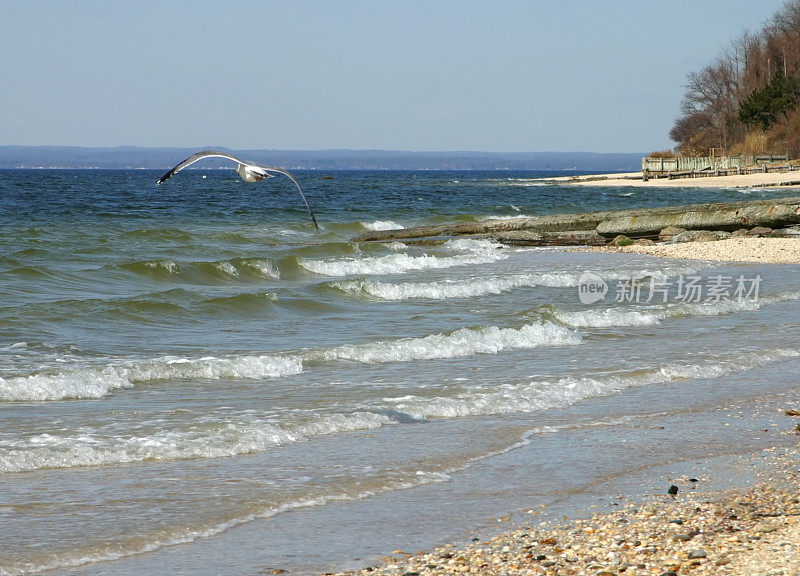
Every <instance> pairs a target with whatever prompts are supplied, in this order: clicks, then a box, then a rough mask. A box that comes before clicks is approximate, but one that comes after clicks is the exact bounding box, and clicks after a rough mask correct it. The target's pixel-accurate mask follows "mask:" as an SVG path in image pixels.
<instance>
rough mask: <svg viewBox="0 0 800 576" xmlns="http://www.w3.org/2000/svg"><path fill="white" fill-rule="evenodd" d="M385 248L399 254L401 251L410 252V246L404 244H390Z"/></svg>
mask: <svg viewBox="0 0 800 576" xmlns="http://www.w3.org/2000/svg"><path fill="white" fill-rule="evenodd" d="M385 246H386V247H387V248H388V249H389V250H394V251H395V252H399V251H401V250H408V245H407V244H403V243H402V242H388V243H387V244H385Z"/></svg>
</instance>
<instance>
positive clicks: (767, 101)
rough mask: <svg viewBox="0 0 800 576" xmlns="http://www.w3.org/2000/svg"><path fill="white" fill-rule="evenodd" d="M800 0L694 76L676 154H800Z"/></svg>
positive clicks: (676, 130) (678, 126)
mask: <svg viewBox="0 0 800 576" xmlns="http://www.w3.org/2000/svg"><path fill="white" fill-rule="evenodd" d="M798 78H800V0H789V1H787V2H786V4H784V6H783V7H782V8H781V9H780V10H779V11H778V12H777V13H776V14H775V15H774V16H773V17H772V18H771V19H770V20H769V21H768V22H767V23H766V24H765V25H764V27H763V28H762V29H761V31H760V32H758V33H751V32H745V33H744V34H743V35H742V36H740V37H739V38H737V39H736V40H734V41H733V42H731V44H730V46H729V47H728V48H727V49H725V50H723V51H722V53H721V54H720V55H719V56H718V57H717V59H716V60H715V61H714V62H713V63H712V64H710V65H708V66H706V67H705V68H704V69H703V70H701V71H699V72H693V73H691V74H689V76H688V82H687V86H686V92H685V93H684V97H683V101H682V102H681V115H680V116H679V117H678V119H677V120H676V121H675V125H674V126H673V128H672V130H671V131H670V133H669V135H670V138H672V140H674V141H675V142H677V146H676V152H678V153H679V154H682V155H688V156H706V155H708V154H709V150H710V149H711V148H724V149H725V152H726V153H727V154H742V153H743V154H756V155H757V154H788V155H789V156H790V157H792V158H796V157H798V156H800V106H799V104H800V82H799V81H798Z"/></svg>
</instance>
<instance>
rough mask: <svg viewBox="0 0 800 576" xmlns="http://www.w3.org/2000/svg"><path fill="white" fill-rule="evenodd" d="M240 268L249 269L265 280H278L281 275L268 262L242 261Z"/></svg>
mask: <svg viewBox="0 0 800 576" xmlns="http://www.w3.org/2000/svg"><path fill="white" fill-rule="evenodd" d="M242 266H244V267H246V268H251V269H253V270H255V271H256V272H258V273H259V274H260V275H261V276H265V277H267V278H276V279H277V278H280V277H281V273H280V271H279V270H278V269H277V268H276V267H275V264H273V263H272V262H271V261H270V260H260V259H259V260H244V261H243V262H242Z"/></svg>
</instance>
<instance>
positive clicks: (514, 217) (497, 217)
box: [475, 214, 530, 222]
mask: <svg viewBox="0 0 800 576" xmlns="http://www.w3.org/2000/svg"><path fill="white" fill-rule="evenodd" d="M520 218H530V216H528V215H527V214H511V215H502V216H501V215H495V214H485V215H483V216H476V217H475V220H477V221H479V222H483V221H485V220H517V219H520Z"/></svg>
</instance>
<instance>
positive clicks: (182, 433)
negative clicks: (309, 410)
mask: <svg viewBox="0 0 800 576" xmlns="http://www.w3.org/2000/svg"><path fill="white" fill-rule="evenodd" d="M390 422H393V420H392V419H390V418H389V417H388V416H386V415H383V414H380V413H374V412H363V411H361V412H354V413H351V414H321V415H318V416H317V417H316V418H314V419H311V420H309V421H306V422H298V423H296V424H293V425H286V424H284V425H278V424H274V423H271V422H269V421H267V420H258V419H252V420H240V421H231V420H229V419H225V420H220V421H216V422H215V421H212V420H209V419H200V420H198V421H195V422H193V423H192V424H191V425H188V426H187V425H184V426H182V427H180V428H175V429H163V430H159V431H158V432H155V433H153V434H146V435H142V436H123V437H120V436H116V435H103V434H98V433H96V432H94V431H93V432H91V433H85V434H78V435H76V434H73V435H54V434H39V435H37V436H31V437H28V438H25V439H24V440H21V441H17V442H8V441H6V442H5V443H4V444H3V445H2V446H1V447H0V472H24V471H30V470H41V469H45V468H73V467H85V466H107V465H114V464H125V463H132V462H142V461H144V460H187V459H194V458H224V457H230V456H236V455H240V454H252V453H258V452H265V451H267V450H270V449H272V448H275V447H277V446H281V445H283V444H289V443H296V442H303V441H306V440H308V439H309V438H312V437H314V436H325V435H330V434H337V433H341V432H353V431H355V430H369V429H373V428H378V427H380V426H384V425H386V424H388V423H390ZM101 432H102V431H101Z"/></svg>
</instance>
